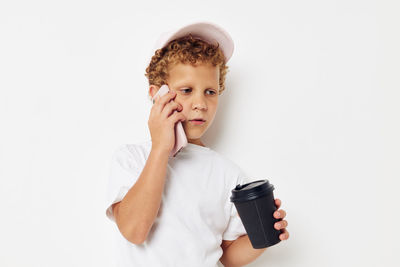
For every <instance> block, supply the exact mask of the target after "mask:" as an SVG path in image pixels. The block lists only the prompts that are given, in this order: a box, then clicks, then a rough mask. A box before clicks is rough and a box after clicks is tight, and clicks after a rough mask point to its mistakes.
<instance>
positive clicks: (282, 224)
mask: <svg viewBox="0 0 400 267" xmlns="http://www.w3.org/2000/svg"><path fill="white" fill-rule="evenodd" d="M287 226H288V222H287V221H285V220H282V221H279V222H276V223H275V224H274V228H275V229H276V230H281V229H284V228H286V227H287Z"/></svg>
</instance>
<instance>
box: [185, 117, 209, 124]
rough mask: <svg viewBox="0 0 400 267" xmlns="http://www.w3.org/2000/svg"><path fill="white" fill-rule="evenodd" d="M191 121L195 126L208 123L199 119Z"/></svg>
mask: <svg viewBox="0 0 400 267" xmlns="http://www.w3.org/2000/svg"><path fill="white" fill-rule="evenodd" d="M189 121H190V122H191V123H192V124H194V125H201V124H203V123H205V122H206V120H204V119H201V118H197V119H193V120H189Z"/></svg>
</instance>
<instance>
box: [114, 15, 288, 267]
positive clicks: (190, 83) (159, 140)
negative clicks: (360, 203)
mask: <svg viewBox="0 0 400 267" xmlns="http://www.w3.org/2000/svg"><path fill="white" fill-rule="evenodd" d="M232 52H233V41H232V39H231V38H230V36H229V34H228V33H227V32H225V31H224V30H223V29H221V28H220V27H219V26H217V25H215V24H212V23H207V22H198V23H193V24H189V25H186V26H184V27H181V28H179V29H178V30H175V31H170V32H168V33H165V34H164V35H163V36H162V37H161V38H160V39H159V40H158V42H157V45H156V47H155V54H154V55H153V56H152V58H151V61H150V63H149V66H148V67H147V68H146V74H145V75H146V77H147V78H148V79H149V95H150V96H151V97H153V96H154V95H155V94H156V92H157V90H158V89H159V88H160V87H161V85H163V84H167V85H168V87H169V88H170V91H171V92H170V93H168V94H166V95H164V96H162V97H157V98H156V99H155V102H154V104H153V106H152V109H151V113H150V117H149V120H148V126H149V129H150V134H151V141H147V142H142V143H139V144H127V145H122V146H120V147H119V148H118V149H117V150H116V151H115V153H114V154H113V157H112V162H111V172H110V180H109V187H108V198H107V210H106V215H107V217H108V218H109V219H110V220H112V221H114V222H115V223H116V224H117V227H118V230H119V233H118V235H117V236H116V238H117V240H116V242H117V255H116V256H117V261H118V266H135V267H136V266H151V267H156V266H189V267H194V266H213V267H215V266H217V262H218V260H220V261H221V263H222V264H224V266H243V265H245V264H248V263H250V262H252V261H254V260H255V259H256V258H257V257H258V256H259V255H261V254H262V253H263V252H264V251H265V248H264V249H253V247H252V245H251V243H250V240H249V238H248V236H247V234H246V231H245V229H244V227H243V224H242V222H241V220H240V218H239V216H238V214H237V212H236V209H235V206H234V205H233V204H232V203H231V202H230V199H229V197H230V193H231V190H232V189H233V188H234V187H235V186H236V185H237V184H239V183H240V184H243V183H244V177H245V175H244V174H243V172H242V171H241V169H240V168H239V167H238V166H237V165H236V164H234V163H233V162H232V161H230V160H229V159H227V158H226V157H224V156H222V155H220V154H219V153H217V152H216V151H214V150H212V149H210V148H209V147H207V146H205V145H204V143H203V142H202V141H201V139H200V138H201V137H202V135H203V134H204V133H205V131H206V130H207V129H208V128H209V127H210V125H211V123H212V121H213V119H214V117H215V114H216V111H217V107H218V97H219V95H220V94H221V93H222V92H223V91H224V89H225V83H224V82H225V75H226V73H227V69H228V67H227V66H226V65H225V64H226V62H227V61H228V60H229V58H230V57H231V55H232ZM196 120H201V121H196ZM179 121H181V122H182V125H183V128H184V130H185V134H186V137H187V140H188V144H187V146H186V147H184V148H183V149H182V150H181V151H180V152H179V153H178V154H177V155H176V156H175V157H169V153H170V151H171V150H172V149H173V147H174V143H175V132H174V127H175V124H176V123H178V122H179ZM275 203H276V206H277V207H278V208H279V206H280V205H281V202H280V200H279V199H275ZM285 216H286V212H285V211H284V210H277V211H276V212H275V213H274V217H275V218H282V219H283V218H284V217H285ZM286 226H287V221H285V220H281V221H280V222H278V223H276V225H275V228H276V229H280V230H282V234H281V235H280V238H281V240H285V239H287V238H288V237H289V233H288V232H287V230H286Z"/></svg>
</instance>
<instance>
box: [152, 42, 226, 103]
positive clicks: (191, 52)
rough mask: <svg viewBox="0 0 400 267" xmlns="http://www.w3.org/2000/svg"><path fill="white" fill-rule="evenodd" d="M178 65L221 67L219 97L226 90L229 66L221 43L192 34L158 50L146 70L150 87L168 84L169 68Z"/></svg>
mask: <svg viewBox="0 0 400 267" xmlns="http://www.w3.org/2000/svg"><path fill="white" fill-rule="evenodd" d="M177 63H183V64H192V65H195V64H196V63H206V64H207V63H208V64H212V65H213V66H219V95H221V93H222V92H223V91H224V90H225V75H226V73H227V72H228V66H227V65H226V64H225V57H224V54H223V52H222V51H221V49H220V48H219V43H218V42H217V43H216V45H214V44H210V43H208V42H205V41H203V40H201V39H197V38H194V37H193V36H192V34H189V35H186V36H184V37H181V38H178V39H175V40H172V41H171V42H169V43H168V44H167V45H166V46H164V47H163V48H161V49H157V50H156V51H155V54H154V55H153V56H152V58H151V61H150V64H149V65H148V67H147V68H146V73H145V76H146V77H147V79H148V81H149V85H156V86H159V87H160V86H161V85H163V84H166V83H167V79H168V67H171V66H173V65H174V64H177Z"/></svg>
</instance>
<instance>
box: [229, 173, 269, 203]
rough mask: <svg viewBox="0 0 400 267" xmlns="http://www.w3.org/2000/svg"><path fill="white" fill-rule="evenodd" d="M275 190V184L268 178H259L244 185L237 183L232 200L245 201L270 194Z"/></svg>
mask: <svg viewBox="0 0 400 267" xmlns="http://www.w3.org/2000/svg"><path fill="white" fill-rule="evenodd" d="M273 190H274V186H273V185H272V184H270V183H269V181H268V180H266V179H264V180H257V181H253V182H250V183H247V184H243V185H240V184H238V185H236V187H235V188H234V189H232V191H231V192H232V195H231V197H230V199H231V202H243V201H249V200H253V199H256V198H259V197H262V196H265V195H268V194H269V193H271V192H272V191H273Z"/></svg>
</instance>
